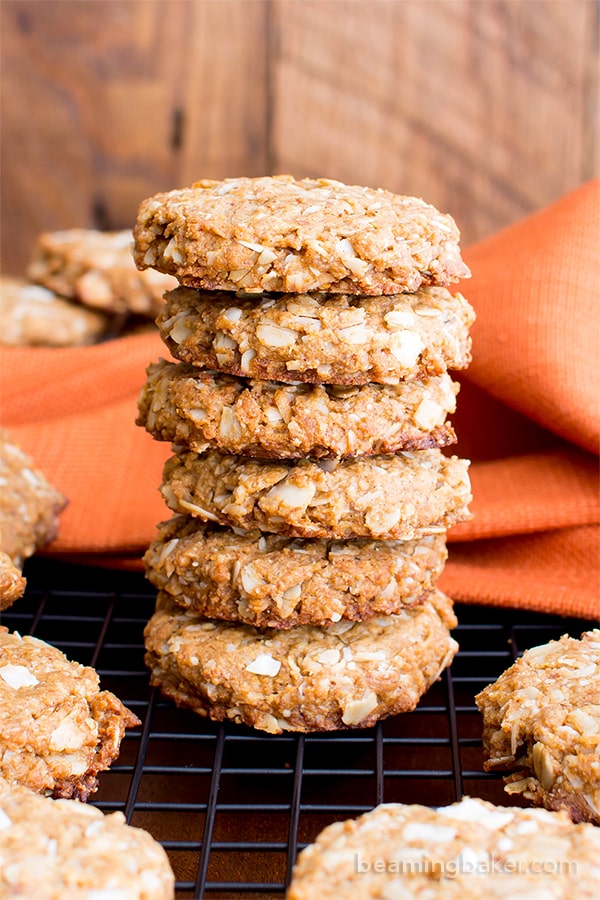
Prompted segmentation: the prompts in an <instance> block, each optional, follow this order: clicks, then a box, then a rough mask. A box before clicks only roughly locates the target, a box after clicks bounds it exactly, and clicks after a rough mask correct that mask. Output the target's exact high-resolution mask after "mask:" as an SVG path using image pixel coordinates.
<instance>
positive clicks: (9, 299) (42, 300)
mask: <svg viewBox="0 0 600 900" xmlns="http://www.w3.org/2000/svg"><path fill="white" fill-rule="evenodd" d="M0 297H1V300H2V302H1V303H0V344H3V345H5V346H26V347H76V346H80V345H82V344H93V343H94V342H96V341H98V340H99V339H100V338H102V337H103V336H104V335H105V334H106V333H107V332H108V330H109V327H110V320H109V318H108V317H107V316H105V315H104V314H103V313H101V312H95V311H93V310H91V309H84V308H83V307H82V306H78V305H77V304H76V303H70V302H69V301H68V300H65V299H64V298H63V297H59V296H57V295H56V294H55V293H54V292H53V291H49V290H48V289H47V288H44V287H41V285H39V284H30V283H29V282H28V281H25V279H24V278H10V277H9V276H6V275H5V276H2V277H0Z"/></svg>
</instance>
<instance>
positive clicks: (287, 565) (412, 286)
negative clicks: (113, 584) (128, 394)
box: [134, 176, 474, 733]
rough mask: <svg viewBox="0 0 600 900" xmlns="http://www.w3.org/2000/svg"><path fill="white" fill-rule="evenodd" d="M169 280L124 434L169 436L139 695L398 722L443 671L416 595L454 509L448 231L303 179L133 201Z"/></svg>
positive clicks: (460, 512)
mask: <svg viewBox="0 0 600 900" xmlns="http://www.w3.org/2000/svg"><path fill="white" fill-rule="evenodd" d="M134 238H135V251H134V252H135V260H136V264H137V265H138V267H139V268H142V269H143V268H145V267H153V268H156V269H158V270H159V271H160V272H162V273H165V274H169V275H173V276H175V277H176V278H177V279H178V281H179V282H180V286H179V287H177V288H176V289H175V290H172V291H170V292H168V293H167V295H166V298H165V299H166V303H165V307H164V310H163V311H162V312H161V314H160V315H159V317H158V319H157V323H158V326H159V329H160V333H161V336H162V339H163V341H164V343H165V345H166V346H167V347H168V349H169V350H170V352H171V354H172V356H173V357H174V358H175V359H176V360H178V361H177V362H172V361H166V360H162V359H161V360H159V361H158V362H155V363H153V364H151V365H150V367H149V369H148V378H147V382H146V385H145V387H144V388H143V390H142V393H141V396H140V400H139V417H138V420H137V421H138V424H139V425H142V426H144V427H145V428H146V429H147V430H148V432H149V433H150V434H152V435H153V436H154V437H155V438H156V439H158V440H167V441H171V442H173V449H174V453H173V456H172V457H171V458H170V459H169V460H168V462H167V464H166V466H165V470H164V475H163V484H162V487H161V492H162V495H163V497H164V499H165V501H166V503H167V506H168V507H169V508H170V509H171V510H172V511H173V512H174V513H175V514H176V515H175V516H174V517H173V518H172V519H170V520H169V521H167V522H163V523H161V524H160V525H159V527H158V536H157V538H156V540H155V541H154V542H153V543H152V545H151V546H150V548H149V549H148V551H147V553H146V555H145V564H146V572H147V576H148V578H149V579H150V581H151V582H152V583H153V584H154V585H156V586H157V588H158V589H159V594H158V600H157V609H156V613H155V615H154V616H153V617H152V619H151V621H150V622H149V623H148V626H147V629H146V647H147V657H146V659H147V663H148V666H149V668H150V669H151V672H152V676H151V677H152V682H153V684H155V685H158V686H159V687H160V688H161V690H162V691H163V692H164V693H165V694H166V695H167V696H169V697H171V698H173V699H174V700H175V702H176V703H178V704H181V705H183V706H188V707H191V708H192V709H194V710H196V711H197V712H198V713H200V714H202V715H208V716H210V717H211V718H213V719H216V720H222V719H230V720H233V721H236V722H240V723H245V724H248V725H251V726H254V727H256V728H260V729H263V730H265V731H268V732H273V733H278V732H281V731H282V730H291V731H312V730H328V729H338V728H348V727H366V726H370V725H373V724H374V723H375V722H376V721H378V720H379V719H381V718H383V717H385V716H389V715H392V714H395V713H399V712H402V711H406V710H410V709H413V708H414V707H415V706H416V704H417V703H418V701H419V698H420V697H421V696H422V694H423V693H424V692H425V691H426V690H427V689H428V687H429V686H430V685H431V683H432V682H433V681H434V680H435V679H436V678H437V677H438V675H439V673H440V671H441V670H442V669H443V668H444V667H445V666H446V665H448V664H449V662H450V661H451V659H452V658H453V656H454V654H455V652H456V649H457V645H456V643H455V642H454V641H453V639H452V638H451V636H450V629H451V628H452V627H453V626H454V625H455V624H456V620H455V617H454V613H453V609H452V602H451V601H450V600H449V599H448V598H447V597H445V596H444V595H443V594H442V593H441V592H440V591H439V590H438V589H437V588H436V582H437V579H438V577H439V575H440V573H441V571H442V569H443V566H444V563H445V560H446V543H445V535H446V530H447V529H448V528H449V527H450V526H452V525H453V524H455V523H456V522H460V521H462V520H464V519H466V518H467V517H468V509H467V506H468V503H469V501H470V499H471V496H470V487H469V479H468V471H467V470H468V462H467V461H466V460H461V459H458V458H457V457H455V456H449V455H447V454H444V453H443V452H442V448H443V447H445V446H446V445H449V444H451V443H452V442H453V441H454V440H455V435H454V432H453V430H452V427H451V426H450V425H449V424H448V423H447V422H446V417H447V415H448V414H450V413H452V412H453V411H454V409H455V401H456V392H457V386H456V385H455V384H454V383H453V382H452V380H451V378H450V376H449V374H448V370H450V369H462V368H465V367H466V366H467V365H468V363H469V361H470V338H469V328H470V326H471V324H472V322H473V320H474V314H473V310H472V308H471V307H470V305H469V304H468V302H467V301H466V300H465V299H464V297H462V296H461V294H460V293H456V294H454V295H452V294H451V293H450V292H449V291H448V290H447V288H446V285H447V284H449V283H450V282H452V281H456V280H457V279H459V278H461V277H464V276H466V275H468V274H469V273H468V269H467V268H466V266H465V264H464V263H463V261H462V259H461V256H460V251H459V246H458V240H459V233H458V230H457V228H456V225H455V223H454V221H453V220H452V218H451V217H450V216H448V215H443V214H441V213H440V212H438V211H437V210H436V209H435V208H434V207H432V206H430V205H428V204H427V203H425V202H423V201H422V200H419V199H416V198H412V197H400V196H396V195H394V194H391V193H389V192H387V191H383V190H373V189H369V188H364V187H351V186H347V185H343V184H341V183H339V182H336V181H329V180H325V179H319V180H311V179H304V180H302V181H295V180H294V179H293V178H291V177H289V176H278V177H265V178H254V179H252V178H238V179H228V180H225V181H223V182H216V181H201V182H199V183H197V184H196V185H194V186H193V187H192V188H189V189H183V190H176V191H171V192H169V193H163V194H158V195H156V196H155V197H152V198H150V199H148V200H146V201H144V202H143V203H142V205H141V207H140V211H139V216H138V221H137V224H136V227H135V230H134Z"/></svg>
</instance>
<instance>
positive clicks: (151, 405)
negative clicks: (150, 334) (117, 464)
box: [137, 359, 458, 459]
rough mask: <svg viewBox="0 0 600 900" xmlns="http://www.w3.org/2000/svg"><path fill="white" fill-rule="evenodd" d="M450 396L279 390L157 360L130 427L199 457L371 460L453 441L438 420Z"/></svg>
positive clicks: (426, 384)
mask: <svg viewBox="0 0 600 900" xmlns="http://www.w3.org/2000/svg"><path fill="white" fill-rule="evenodd" d="M457 392H458V384H457V383H456V382H454V381H452V379H451V378H450V376H449V375H438V376H435V377H431V378H425V379H424V380H423V381H410V382H401V383H400V384H398V385H381V384H365V385H346V386H342V385H318V384H314V385H313V384H305V383H302V384H283V383H281V382H276V381H255V380H253V379H249V378H248V379H247V378H237V377H235V376H234V375H223V374H220V373H218V372H213V371H209V370H202V369H200V370H199V369H198V368H196V367H195V366H189V365H186V364H185V363H172V362H167V361H165V360H163V359H161V360H159V362H156V363H152V364H151V365H150V366H149V367H148V369H147V379H146V383H145V385H144V387H143V388H142V391H141V394H140V397H139V402H138V411H139V414H138V418H137V424H138V425H142V426H144V427H145V428H146V431H148V432H149V433H150V434H151V435H152V436H153V437H154V438H155V439H157V440H162V441H171V442H172V443H175V444H178V445H179V446H181V447H188V448H189V449H190V450H194V451H195V452H196V453H201V452H202V451H204V450H206V449H208V448H209V447H210V448H212V449H215V450H220V451H221V452H222V453H240V454H242V455H243V456H254V457H261V458H263V459H282V458H284V459H285V458H289V459H291V458H295V457H300V458H302V457H304V456H312V457H318V458H325V457H346V456H370V455H372V454H374V453H378V454H382V453H395V452H396V451H398V450H421V449H425V448H428V447H445V446H447V445H448V444H452V443H454V441H455V440H456V436H455V433H454V430H453V428H452V427H451V425H450V424H448V423H446V421H445V420H446V416H447V415H448V414H449V413H452V412H454V410H455V409H456V394H457Z"/></svg>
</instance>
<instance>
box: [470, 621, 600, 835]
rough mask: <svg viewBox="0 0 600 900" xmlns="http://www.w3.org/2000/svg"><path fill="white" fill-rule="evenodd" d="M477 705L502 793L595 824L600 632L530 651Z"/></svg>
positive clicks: (599, 769)
mask: <svg viewBox="0 0 600 900" xmlns="http://www.w3.org/2000/svg"><path fill="white" fill-rule="evenodd" d="M475 700H476V702H477V705H478V707H479V709H480V711H481V713H482V715H483V744H484V752H485V755H486V757H487V759H486V763H485V768H486V769H487V770H488V771H489V770H496V769H500V770H511V771H512V774H511V775H510V776H509V777H508V778H507V779H505V780H506V782H507V784H506V788H505V790H506V791H508V793H510V794H521V795H522V796H523V797H526V798H527V799H528V800H531V801H532V802H533V803H534V804H535V805H536V806H545V807H546V809H565V810H567V811H568V812H569V814H570V816H571V818H572V819H573V820H574V821H576V822H580V821H589V822H595V823H596V824H597V825H600V630H599V629H596V630H595V631H588V632H586V633H585V634H584V635H583V636H582V638H581V640H576V639H575V638H571V637H569V636H568V635H564V636H563V637H561V639H560V640H559V641H550V643H548V644H542V645H541V646H539V647H533V648H532V649H531V650H527V651H526V652H525V653H524V654H523V656H522V657H521V658H520V659H518V660H517V661H516V662H515V663H514V665H512V666H511V667H510V668H509V669H507V670H506V672H504V673H503V674H502V675H501V676H500V677H499V678H498V680H497V681H496V682H494V683H493V684H490V685H488V687H486V688H485V689H484V690H483V691H481V693H479V694H478V695H477V697H476V698H475Z"/></svg>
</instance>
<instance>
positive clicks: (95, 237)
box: [27, 228, 176, 318]
mask: <svg viewBox="0 0 600 900" xmlns="http://www.w3.org/2000/svg"><path fill="white" fill-rule="evenodd" d="M131 251H132V235H131V231H129V230H127V229H124V230H122V231H96V230H94V229H88V228H71V229H69V230H67V231H48V232H44V233H43V234H40V235H39V236H38V239H37V242H36V245H35V247H34V249H33V252H32V257H31V260H30V263H29V266H28V268H27V277H28V278H29V279H30V280H31V281H35V282H37V283H39V284H41V285H44V286H45V287H47V288H49V289H50V290H52V291H56V293H57V294H62V295H63V296H65V297H70V298H72V299H74V300H79V301H80V302H81V303H84V304H85V305H86V306H91V307H94V308H97V309H103V310H106V311H107V312H114V313H136V314H138V315H143V316H149V317H151V318H154V316H156V315H157V313H158V312H159V310H160V308H161V306H162V296H163V294H164V292H165V291H167V290H170V289H171V288H174V287H175V286H176V282H175V281H174V279H172V278H169V277H167V276H166V275H162V274H159V273H158V272H139V271H138V270H137V269H136V267H135V264H134V262H133V256H132V252H131Z"/></svg>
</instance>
